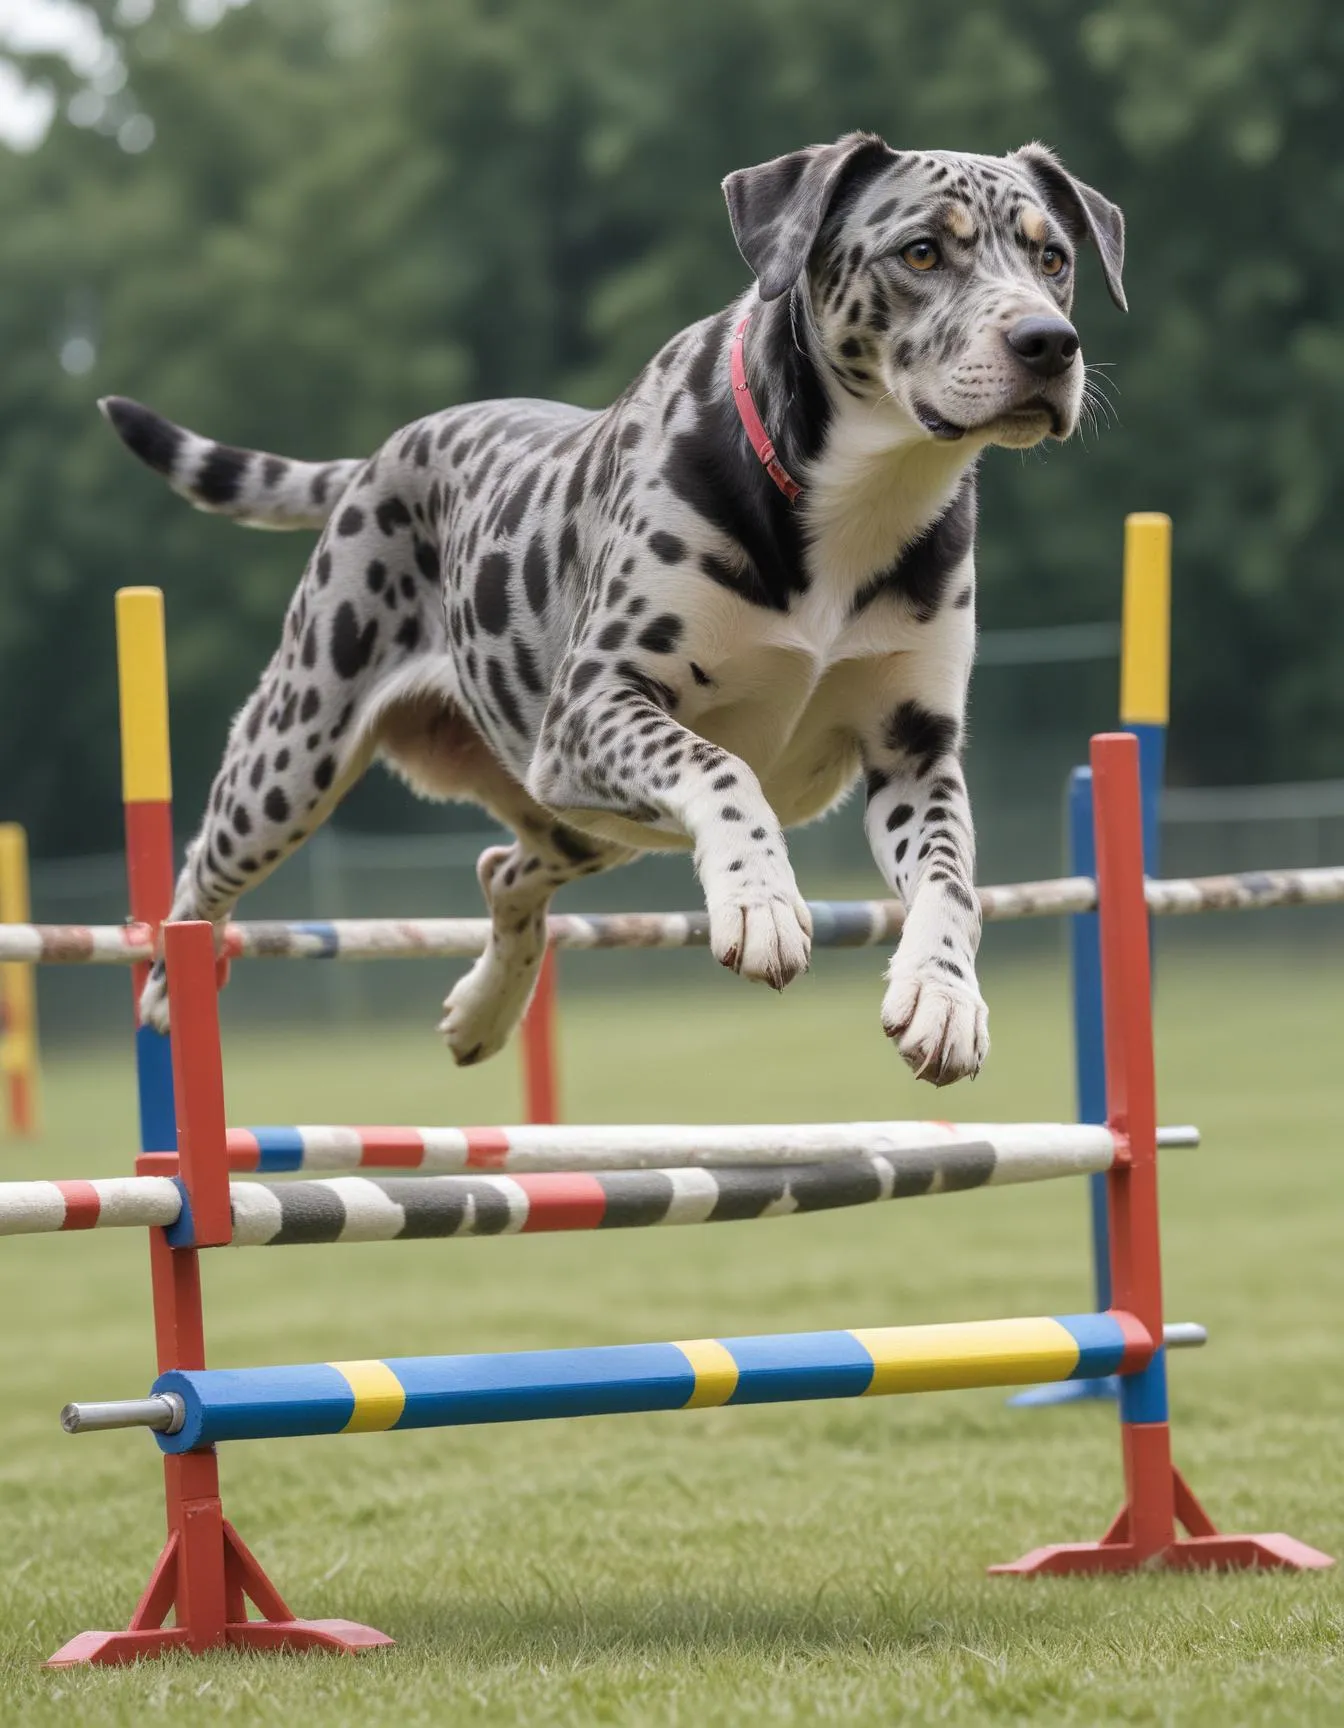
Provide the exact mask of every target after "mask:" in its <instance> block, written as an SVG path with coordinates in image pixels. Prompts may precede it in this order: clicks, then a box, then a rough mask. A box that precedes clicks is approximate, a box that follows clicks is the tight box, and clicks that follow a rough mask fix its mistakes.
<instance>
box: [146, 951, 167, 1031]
mask: <svg viewBox="0 0 1344 1728" xmlns="http://www.w3.org/2000/svg"><path fill="white" fill-rule="evenodd" d="M139 1013H140V1024H141V1025H142V1026H152V1027H153V1028H154V1030H155V1031H156V1032H167V1030H168V979H167V977H166V975H165V972H164V965H163V961H162V960H156V961H155V962H154V964H153V966H151V967H150V971H149V977H148V979H146V981H145V987H144V989H143V990H142V991H141V992H140V1007H139Z"/></svg>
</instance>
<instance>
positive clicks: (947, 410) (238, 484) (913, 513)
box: [102, 134, 1124, 1085]
mask: <svg viewBox="0 0 1344 1728" xmlns="http://www.w3.org/2000/svg"><path fill="white" fill-rule="evenodd" d="M724 190H725V193H726V196H727V201H728V211H729V215H730V218H731V222H732V228H733V233H734V236H735V238H736V241H737V244H738V247H739V249H740V251H741V253H742V256H743V258H744V259H745V261H746V263H747V264H748V265H749V267H750V268H751V270H752V272H753V274H754V276H755V284H754V286H753V287H752V288H750V289H749V290H748V291H747V292H746V293H744V294H743V295H742V296H741V297H740V298H739V299H738V300H737V301H736V302H735V303H734V304H733V305H731V306H729V307H728V308H727V309H726V310H724V311H722V312H719V313H718V314H716V315H715V316H714V317H711V318H707V319H705V320H704V321H703V322H701V323H698V324H694V325H692V326H691V327H690V328H689V329H686V330H683V331H682V332H681V333H680V334H679V335H676V336H674V337H673V338H672V340H671V341H670V342H668V343H667V345H666V346H665V347H664V348H663V349H662V350H661V351H660V352H659V353H658V354H657V355H655V357H654V358H653V360H652V361H651V362H650V363H649V365H648V366H646V367H645V369H644V371H643V372H641V373H640V375H639V376H638V377H637V378H636V379H635V381H634V382H633V383H632V384H631V385H630V387H629V388H628V389H627V390H626V391H625V393H624V394H623V395H622V396H621V397H620V398H619V399H618V400H617V401H616V402H614V403H613V404H612V405H611V406H610V407H609V408H605V409H602V410H600V411H591V410H587V409H581V408H573V407H568V406H564V405H562V404H559V403H553V402H543V401H532V400H509V401H498V402H484V403H474V404H469V405H467V406H463V407H456V408H449V409H445V410H444V411H443V412H441V413H437V414H431V415H429V416H428V417H427V418H425V419H423V420H419V421H416V422H415V423H414V424H413V425H411V426H407V427H405V428H404V429H403V430H401V431H399V432H397V433H395V434H394V435H393V436H392V438H391V439H390V440H389V441H388V442H387V443H386V444H385V445H383V447H382V448H381V449H380V450H379V451H378V452H377V453H376V454H374V455H373V456H371V457H368V458H367V459H355V460H350V461H338V462H326V463H322V464H313V463H306V462H296V461H289V460H287V459H285V458H282V457H279V456H271V455H266V454H264V453H261V452H255V451H248V450H239V449H235V448H232V447H230V446H228V445H222V444H216V443H213V442H210V441H209V440H206V439H202V438H199V437H197V436H195V435H194V434H192V433H190V432H187V431H184V430H183V429H181V428H179V427H177V426H175V425H173V424H171V423H170V422H169V421H167V420H164V419H163V418H161V417H160V416H159V415H157V414H155V413H153V412H152V411H151V410H149V409H147V408H144V407H141V406H140V405H139V404H137V403H134V402H131V401H128V400H126V399H124V398H111V399H109V400H108V401H106V402H104V403H103V404H102V406H103V409H104V411H105V413H106V414H107V417H108V418H109V419H110V421H111V422H112V424H113V426H114V427H115V428H116V430H117V432H118V433H119V434H120V436H121V437H122V439H123V440H124V441H125V442H126V444H128V445H129V446H130V448H131V449H132V450H133V451H134V452H135V453H136V454H137V455H138V456H140V457H141V458H142V459H143V460H144V461H145V462H147V463H148V464H149V465H150V466H151V467H152V468H155V469H157V470H158V471H159V472H160V473H161V474H163V475H165V476H166V477H167V479H168V481H169V483H170V484H171V485H172V486H173V487H174V488H175V490H177V491H178V492H179V493H181V494H182V495H183V496H184V497H186V498H187V499H189V500H190V501H191V502H192V503H193V504H195V505H197V506H198V507H199V508H201V509H203V510H209V511H215V512H218V513H220V514H223V515H226V516H231V517H233V518H234V519H235V520H236V521H239V522H243V523H248V524H251V525H253V526H259V527H268V528H320V529H321V530H322V532H321V535H320V538H319V539H318V541H317V545H316V547H315V549H314V551H313V554H312V557H311V558H310V560H309V562H308V565H307V568H306V569H305V571H304V574H303V579H302V581H301V582H300V583H299V586H298V589H297V591H296V593H295V595H294V597H293V600H292V601H291V603H290V606H289V610H288V613H287V615H286V618H285V624H284V631H283V635H282V638H281V642H280V646H279V647H278V649H277V650H276V652H275V655H274V656H273V658H272V660H271V662H270V664H269V666H268V667H267V668H266V671H265V673H264V674H263V676H262V679H261V682H260V684H259V686H258V688H257V690H256V692H255V694H254V695H253V696H252V697H251V699H250V700H249V701H248V702H247V704H246V706H245V707H244V708H243V709H242V711H241V712H240V713H239V714H238V716H237V718H236V719H235V721H234V723H233V726H232V729H231V731H230V733H229V739H228V745H227V748H226V751H225V755H224V760H223V764H222V766H221V767H220V769H219V772H218V774H217V776H216V778H215V781H214V786H213V790H212V792H211V794H210V800H209V807H208V809H207V811H206V814H205V818H204V821H203V823H202V825H201V828H200V831H199V833H198V834H197V835H196V837H195V839H194V840H193V841H192V843H191V845H190V847H189V848H188V852H187V857H186V863H185V867H184V869H183V871H182V873H181V876H180V878H179V880H178V884H177V889H176V894H175V898H174V901H173V907H172V914H171V915H172V917H174V918H205V919H209V920H211V921H212V922H214V923H215V924H217V925H218V924H221V923H222V922H223V921H224V920H225V919H226V918H227V917H228V916H229V914H230V912H231V911H232V909H233V907H234V905H235V903H236V902H237V900H238V898H239V896H240V895H241V894H242V892H243V891H244V890H245V889H247V888H248V887H250V886H252V885H253V884H254V883H257V882H260V881H261V880H262V879H263V878H264V877H265V876H267V875H268V874H269V873H270V872H271V871H272V870H273V869H274V868H275V867H276V866H277V865H278V864H279V863H280V861H281V860H282V859H283V858H285V857H286V856H288V855H289V854H290V853H291V852H293V851H294V849H295V848H296V847H297V846H299V845H300V844H301V842H302V841H304V840H305V839H307V837H308V836H309V835H310V834H311V833H312V832H313V830H314V829H315V828H316V827H317V826H318V824H319V823H321V822H323V821H325V819H326V818H327V817H328V816H329V815H330V814H331V812H332V811H333V810H334V809H335V807H336V804H337V802H338V801H339V799H340V798H341V796H342V794H343V793H344V792H345V791H346V790H347V789H348V788H349V787H350V786H351V785H352V784H353V783H354V781H356V780H357V779H358V778H359V776H360V775H361V774H362V773H363V772H364V770H365V769H366V767H368V765H369V763H370V762H371V761H372V760H373V759H374V758H375V757H380V758H381V759H382V760H383V761H384V762H386V763H387V764H388V765H389V766H390V767H391V768H392V769H393V770H394V771H395V772H397V773H398V774H400V775H401V776H402V777H403V778H404V779H405V780H406V781H407V782H409V784H410V785H411V786H412V787H413V788H414V789H415V790H416V791H417V792H419V793H421V794H423V795H425V796H427V797H431V798H452V799H467V800H471V801H473V802H475V803H478V804H480V805H483V806H484V807H485V808H486V809H487V810H488V811H490V812H491V814H492V815H494V816H495V817H497V818H498V819H499V820H500V821H501V822H502V823H504V824H505V825H506V826H507V827H508V828H509V829H510V830H511V831H512V833H513V834H514V836H515V839H514V841H513V844H512V845H509V846H499V847H492V848H491V849H490V850H488V851H487V852H485V853H484V854H483V855H482V857H481V860H480V863H479V866H478V874H479V878H480V883H481V888H482V891H483V893H484V895H485V899H486V902H487V905H488V907H489V910H490V917H491V934H490V939H489V943H488V945H487V947H486V950H485V952H484V954H483V955H482V956H481V958H480V959H479V960H478V961H477V962H476V964H475V965H474V966H473V967H472V969H471V970H470V972H468V973H467V975H466V976H465V977H464V978H463V979H462V980H461V982H460V983H459V984H458V985H457V986H456V988H455V989H454V990H453V992H452V994H451V995H450V996H449V997H448V1000H447V1002H446V1004H445V1008H444V1018H443V1021H442V1027H441V1030H442V1032H443V1034H444V1036H445V1038H446V1039H447V1042H448V1045H449V1048H450V1049H451V1051H452V1053H453V1055H454V1057H455V1058H456V1059H457V1061H458V1062H461V1063H470V1062H476V1061H479V1060H481V1059H482V1058H484V1057H486V1056H489V1055H491V1054H493V1053H494V1052H495V1051H497V1050H498V1049H499V1048H500V1046H501V1045H502V1044H503V1043H504V1042H505V1040H506V1039H507V1037H508V1035H509V1033H510V1032H511V1030H512V1029H513V1027H514V1026H515V1025H516V1023H517V1021H518V1019H519V1017H520V1015H521V1014H522V1012H523V1010H524V1008H525V1007H526V1005H527V1001H528V998H529V996H530V994H531V991H532V988H533V985H534V983H535V980H536V975H537V968H538V965H539V962H540V959H541V955H542V949H543V943H544V933H545V914H546V909H547V906H548V904H549V902H550V900H551V897H552V895H553V894H554V893H555V891H556V889H557V888H559V887H560V886H561V885H562V884H563V883H565V882H568V881H571V880H573V879H574V878H575V877H578V876H583V875H586V874H588V873H589V872H592V871H598V870H606V869H609V868H610V867H611V866H613V865H616V864H621V863H624V862H626V861H627V860H629V859H631V858H633V857H634V856H635V855H636V854H637V853H640V852H646V851H649V850H655V849H664V848H676V847H690V848H693V850H694V859H695V867H696V870H697V871H698V873H699V878H700V882H701V885H702V887H703V890H704V895H705V900H706V904H707V906H708V911H709V929H710V946H711V948H712V949H713V952H714V956H715V958H716V959H717V960H719V961H720V962H721V963H722V964H723V965H725V966H728V967H730V968H731V969H732V970H734V971H736V972H740V973H741V974H742V975H743V976H744V977H747V978H753V979H760V980H763V981H764V982H766V983H768V984H771V985H773V986H774V987H775V988H777V989H778V988H782V987H783V986H784V985H785V984H787V983H788V982H789V981H790V980H791V979H792V978H793V977H795V976H796V974H797V973H799V972H801V971H802V970H803V969H804V968H805V967H806V966H807V964H808V955H809V947H810V940H811V924H810V919H809V916H808V908H807V905H806V903H805V902H804V900H803V898H802V896H801V894H800V893H799V891H798V886H797V883H796V882H795V880H794V875H793V871H792V868H791V867H790V864H789V858H788V853H787V850H786V847H785V842H784V835H783V830H784V829H785V828H787V827H789V826H791V825H793V824H796V823H801V822H808V821H811V820H813V819H814V818H816V817H818V816H821V815H822V814H823V813H824V812H826V811H827V810H829V809H830V808H831V807H832V806H833V805H835V804H836V803H837V802H838V801H839V800H840V799H842V798H843V797H844V796H845V794H846V793H847V792H848V791H849V790H850V788H851V786H852V785H853V784H855V783H856V782H859V781H861V782H862V783H863V785H864V787H865V789H866V790H865V805H864V826H865V829H866V832H867V835H868V840H869V844H870V846H871V848H872V853H873V857H874V859H875V860H876V863H877V866H878V868H879V870H880V871H881V873H882V875H883V877H884V878H885V879H886V882H887V883H888V885H889V887H890V888H891V889H892V891H893V892H894V893H896V894H897V895H899V897H900V898H901V900H902V901H903V902H904V904H905V907H906V919H905V925H904V929H903V931H902V935H901V940H900V945H899V947H898V949H897V951H896V954H895V957H894V959H893V960H892V962H891V965H890V968H889V970H888V973H887V987H886V994H885V997H884V1000H883V1003H882V1023H883V1027H884V1029H885V1031H886V1033H887V1035H888V1036H889V1037H890V1038H892V1039H893V1040H894V1041H895V1042H896V1043H897V1045H898V1046H899V1049H900V1051H901V1054H902V1055H903V1056H904V1058H905V1059H906V1061H907V1062H908V1063H909V1064H910V1065H911V1067H912V1068H913V1069H914V1070H915V1071H916V1073H918V1074H920V1075H922V1076H924V1077H925V1078H927V1079H929V1080H932V1081H934V1082H935V1083H937V1084H940V1085H941V1084H944V1083H946V1082H948V1081H952V1080H956V1079H958V1078H960V1077H961V1076H963V1075H967V1074H971V1075H973V1074H975V1073H976V1072H977V1070H978V1069H979V1068H980V1066H981V1064H982V1063H983V1061H984V1059H985V1056H986V1053H987V1051H988V1048H989V1039H988V1027H987V1013H986V1009H985V1004H984V1002H983V1001H982V999H981V995H980V991H979V987H978V985H977V982H976V975H975V955H976V949H977V946H978V942H979V935H980V913H979V908H978V905H977V901H976V897H975V893H974V890H973V886H972V874H973V867H974V841H973V835H972V826H971V814H970V809H969V806H968V802H967V796H966V786H965V782H964V780H963V777H962V768H961V747H962V736H963V713H964V708H965V701H966V688H967V681H968V678H969V675H970V670H971V661H972V656H973V651H974V645H975V576H974V550H973V543H974V538H975V522H976V465H977V462H978V460H979V457H980V454H981V452H982V451H983V450H984V449H985V448H986V446H988V445H991V444H1000V445H1005V446H1007V447H1009V448H1011V449H1025V448H1027V447H1028V446H1030V445H1034V444H1037V443H1039V442H1040V441H1041V440H1043V439H1045V438H1057V439H1063V438H1067V437H1068V436H1069V435H1070V434H1071V433H1072V432H1073V430H1074V429H1075V427H1076V426H1077V423H1078V418H1079V413H1080V407H1081V402H1082V397H1083V389H1084V380H1083V361H1082V356H1081V353H1080V350H1079V340H1078V336H1077V333H1076V331H1075V330H1074V328H1073V326H1072V324H1071V323H1070V322H1069V308H1070V304H1071V301H1072V298H1073V286H1074V283H1073V277H1074V257H1075V250H1076V248H1077V247H1078V246H1079V245H1080V244H1081V243H1082V242H1083V241H1085V240H1090V241H1091V242H1092V243H1093V245H1094V246H1095V247H1096V249H1097V251H1098V254H1099V256H1100V260H1101V268H1102V272H1103V274H1104V276H1105V279H1106V283H1107V286H1108V288H1109V290H1110V293H1111V296H1112V298H1113V299H1114V300H1115V301H1116V303H1117V304H1118V305H1119V306H1120V307H1121V308H1122V309H1123V307H1124V298H1123V292H1122V289H1121V284H1120V271H1121V264H1122V258H1123V247H1124V224H1123V218H1122V216H1121V213H1120V211H1119V210H1118V209H1116V208H1115V206H1114V205H1112V204H1110V203H1109V202H1108V201H1107V200H1106V199H1105V198H1103V197H1101V196H1100V194H1099V193H1097V192H1095V191H1093V190H1092V189H1091V188H1090V187H1088V186H1085V185H1082V184H1081V183H1080V182H1079V181H1077V180H1076V179H1074V178H1073V177H1072V176H1071V175H1070V174H1068V173H1067V172H1066V171H1065V169H1064V168H1063V167H1062V166H1061V164H1060V163H1059V161H1058V160H1057V159H1056V158H1055V157H1054V156H1053V155H1052V154H1051V153H1050V151H1048V150H1047V149H1045V148H1044V147H1043V146H1041V145H1037V144H1032V145H1028V146H1027V147H1026V148H1024V149H1022V150H1019V151H1017V152H1016V153H1015V154H1013V155H1010V156H1006V157H987V156H970V155H958V154H951V153H947V152H941V151H936V152H928V151H923V152H921V151H908V150H893V149H891V148H889V147H888V146H887V145H886V144H885V143H884V142H883V141H882V140H881V139H880V138H877V137H875V136H872V135H869V134H851V135H850V136H848V137H845V138H842V139H841V140H840V141H839V142H838V143H835V144H830V145H825V146H818V147H814V148H810V149H805V150H799V151H797V152H795V153H793V154H791V155H787V156H781V157H779V158H777V159H776V160H774V161H771V162H767V163H764V164H763V165H761V166H758V167H754V168H745V169H742V170H740V171H739V172H737V173H734V174H730V175H729V176H728V178H727V179H726V180H725V182H724ZM167 1012H168V1007H167V1001H166V995H165V987H164V978H163V973H162V968H161V966H160V967H156V968H155V970H154V973H153V974H152V976H151V978H150V980H149V982H148V984H147V986H146V989H145V992H144V996H143V998H142V1001H141V1015H142V1017H143V1019H144V1020H145V1021H146V1022H148V1023H150V1024H153V1025H155V1026H158V1027H164V1026H166V1024H167Z"/></svg>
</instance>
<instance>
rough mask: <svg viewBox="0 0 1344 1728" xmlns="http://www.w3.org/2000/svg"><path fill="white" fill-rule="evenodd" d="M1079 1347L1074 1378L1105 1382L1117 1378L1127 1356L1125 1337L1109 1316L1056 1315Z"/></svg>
mask: <svg viewBox="0 0 1344 1728" xmlns="http://www.w3.org/2000/svg"><path fill="white" fill-rule="evenodd" d="M1055 1319H1056V1320H1058V1322H1059V1324H1060V1325H1061V1326H1062V1327H1064V1329H1065V1331H1067V1332H1071V1333H1072V1334H1073V1337H1074V1339H1075V1340H1076V1342H1077V1345H1078V1362H1077V1366H1076V1367H1075V1368H1074V1370H1073V1373H1072V1375H1071V1376H1070V1378H1072V1379H1074V1380H1083V1379H1101V1378H1102V1377H1103V1376H1104V1375H1107V1374H1114V1373H1115V1372H1116V1370H1117V1369H1118V1368H1119V1366H1120V1362H1121V1358H1122V1357H1123V1356H1124V1354H1125V1334H1124V1332H1123V1331H1122V1329H1121V1327H1120V1323H1119V1322H1118V1321H1117V1320H1113V1319H1112V1318H1111V1316H1110V1315H1109V1314H1056V1315H1055Z"/></svg>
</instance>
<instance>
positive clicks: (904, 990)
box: [882, 971, 989, 1086]
mask: <svg viewBox="0 0 1344 1728" xmlns="http://www.w3.org/2000/svg"><path fill="white" fill-rule="evenodd" d="M882 1030H883V1031H884V1032H885V1033H886V1035H887V1037H888V1038H890V1039H891V1041H892V1042H893V1043H894V1044H895V1046H896V1048H897V1049H898V1050H899V1051H900V1053H901V1055H902V1057H903V1058H904V1059H905V1061H906V1062H907V1063H908V1064H909V1066H910V1068H911V1069H912V1070H913V1072H914V1075H915V1078H916V1079H918V1080H928V1081H931V1082H932V1084H933V1085H935V1086H950V1085H951V1084H952V1082H953V1081H954V1080H964V1079H966V1078H968V1077H969V1078H971V1079H974V1077H975V1076H976V1075H977V1074H978V1073H979V1072H980V1070H981V1068H982V1067H983V1066H984V1062H985V1058H986V1057H987V1056H988V1055H989V1009H988V1008H987V1007H986V1006H985V1003H984V1000H983V998H982V997H981V995H980V992H979V991H978V990H976V989H973V988H972V989H970V990H968V989H966V988H965V986H964V985H962V986H958V985H954V984H952V983H950V982H949V981H947V980H944V979H942V978H930V977H929V976H928V975H927V974H924V973H920V972H910V973H902V972H898V971H893V972H892V974H891V976H890V978H889V981H888V985H887V993H886V995H885V997H884V998H883V1001H882Z"/></svg>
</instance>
